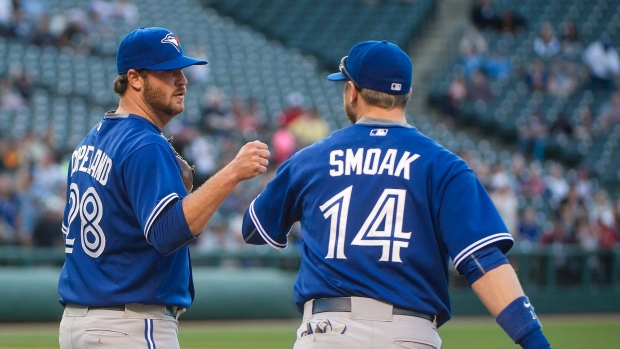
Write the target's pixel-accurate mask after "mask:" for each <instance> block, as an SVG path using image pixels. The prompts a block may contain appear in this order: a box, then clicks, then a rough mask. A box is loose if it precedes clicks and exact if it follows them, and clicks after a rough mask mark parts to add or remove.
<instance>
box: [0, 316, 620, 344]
mask: <svg viewBox="0 0 620 349" xmlns="http://www.w3.org/2000/svg"><path fill="white" fill-rule="evenodd" d="M541 321H542V322H543V326H544V331H545V334H546V335H547V337H548V338H549V341H550V342H551V344H552V347H553V348H554V349H583V348H593V349H594V348H595V349H613V348H619V347H620V345H619V343H620V314H613V315H587V314H581V315H565V316H544V315H543V316H541ZM297 325H298V322H297V321H295V320H293V321H291V320H284V321H271V320H264V321H222V322H215V321H209V322H189V321H186V322H183V321H181V325H180V328H179V341H180V343H181V347H182V348H201V349H290V348H291V347H292V344H293V341H294V339H295V330H296V328H297ZM439 333H440V335H441V336H442V338H443V340H444V345H443V349H503V348H511V349H514V348H518V347H517V346H516V345H514V344H513V343H512V342H511V341H510V339H509V338H508V336H506V334H504V332H503V331H502V330H501V329H500V328H499V327H498V326H497V325H496V324H495V323H494V322H493V320H492V319H491V318H490V317H480V318H478V317H472V318H457V319H454V320H452V321H450V322H449V323H447V324H446V325H445V326H443V327H442V328H440V330H439ZM57 343H58V333H57V325H56V324H0V348H1V349H9V348H11V349H13V348H15V349H17V348H31V349H34V348H36V349H51V348H58V344H57Z"/></svg>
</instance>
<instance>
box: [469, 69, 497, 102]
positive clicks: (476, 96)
mask: <svg viewBox="0 0 620 349" xmlns="http://www.w3.org/2000/svg"><path fill="white" fill-rule="evenodd" d="M467 91H468V93H467V99H469V100H471V101H483V102H489V101H491V99H493V91H491V83H490V82H489V80H488V79H487V76H486V74H485V73H484V71H483V70H482V69H477V70H476V71H474V73H473V75H472V77H471V81H470V83H469V84H468V85H467Z"/></svg>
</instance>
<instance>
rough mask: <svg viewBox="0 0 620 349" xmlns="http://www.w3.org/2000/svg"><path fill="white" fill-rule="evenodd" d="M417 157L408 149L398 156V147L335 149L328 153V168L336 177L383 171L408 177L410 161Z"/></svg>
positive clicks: (372, 173) (380, 172)
mask: <svg viewBox="0 0 620 349" xmlns="http://www.w3.org/2000/svg"><path fill="white" fill-rule="evenodd" d="M419 157H420V155H419V154H411V153H410V152H408V151H405V152H404V153H403V154H402V155H401V156H400V157H399V156H398V149H381V148H371V149H364V148H358V149H357V150H356V151H355V152H354V151H353V149H346V150H342V149H337V150H332V152H331V153H329V164H330V165H331V166H332V167H333V168H332V169H330V170H329V174H330V175H331V176H332V177H337V176H342V175H345V176H347V175H351V174H355V175H361V174H365V175H380V174H384V173H385V174H388V175H390V176H397V177H400V176H402V177H403V178H405V179H409V172H410V171H409V170H410V168H411V163H412V162H414V161H415V160H416V159H417V158H419ZM397 159H398V160H397Z"/></svg>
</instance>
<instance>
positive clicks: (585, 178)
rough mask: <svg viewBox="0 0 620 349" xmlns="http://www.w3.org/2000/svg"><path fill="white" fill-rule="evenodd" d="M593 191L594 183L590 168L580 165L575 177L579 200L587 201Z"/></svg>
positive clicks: (576, 192)
mask: <svg viewBox="0 0 620 349" xmlns="http://www.w3.org/2000/svg"><path fill="white" fill-rule="evenodd" d="M592 193H594V183H592V178H591V177H590V170H589V169H588V167H587V166H579V168H577V178H576V179H575V194H576V195H577V197H578V198H579V200H581V201H582V202H584V203H585V201H586V200H590V199H591V198H592Z"/></svg>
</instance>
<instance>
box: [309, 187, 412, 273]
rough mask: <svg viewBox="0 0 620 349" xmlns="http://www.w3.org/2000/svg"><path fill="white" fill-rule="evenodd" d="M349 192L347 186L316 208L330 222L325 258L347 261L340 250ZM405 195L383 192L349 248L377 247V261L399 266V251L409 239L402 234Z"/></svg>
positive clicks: (407, 234)
mask: <svg viewBox="0 0 620 349" xmlns="http://www.w3.org/2000/svg"><path fill="white" fill-rule="evenodd" d="M352 191H353V186H349V187H347V188H346V189H344V190H343V191H341V192H340V193H338V194H336V195H334V196H333V197H332V198H331V199H329V200H328V201H327V202H325V203H324V204H323V205H321V206H320V207H319V208H320V210H321V212H323V216H324V217H325V218H326V219H328V218H329V219H330V229H329V246H328V249H327V255H326V256H325V258H336V259H346V258H347V257H346V255H345V254H344V247H345V237H346V234H347V218H348V215H349V205H350V202H351V192H352ZM405 196H406V191H405V190H404V189H385V190H383V193H382V194H381V196H380V197H379V200H377V202H376V203H375V206H374V207H373V209H372V211H371V212H370V215H369V216H368V217H367V218H366V221H364V224H362V227H361V228H360V230H359V231H358V232H357V235H355V238H353V241H352V242H351V245H358V246H381V247H382V253H381V258H380V259H379V260H380V261H384V262H388V261H391V262H398V263H402V260H401V258H400V249H401V248H407V247H408V246H409V239H410V238H411V232H403V217H404V213H405ZM390 252H391V253H390Z"/></svg>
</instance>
